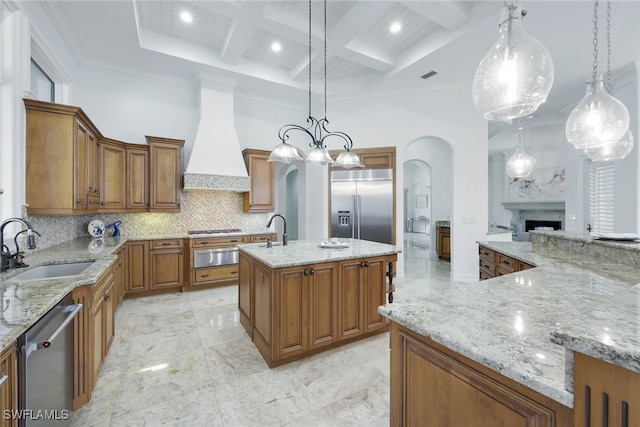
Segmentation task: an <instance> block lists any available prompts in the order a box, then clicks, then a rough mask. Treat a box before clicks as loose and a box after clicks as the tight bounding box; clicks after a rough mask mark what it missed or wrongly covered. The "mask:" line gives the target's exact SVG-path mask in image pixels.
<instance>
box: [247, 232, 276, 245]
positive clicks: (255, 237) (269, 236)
mask: <svg viewBox="0 0 640 427" xmlns="http://www.w3.org/2000/svg"><path fill="white" fill-rule="evenodd" d="M267 239H271V240H273V241H275V240H276V239H277V237H276V235H275V234H254V235H253V239H252V240H253V242H254V243H256V242H266V241H267Z"/></svg>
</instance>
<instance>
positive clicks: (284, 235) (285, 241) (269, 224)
mask: <svg viewBox="0 0 640 427" xmlns="http://www.w3.org/2000/svg"><path fill="white" fill-rule="evenodd" d="M277 216H279V217H280V218H282V222H283V224H284V233H283V234H282V246H287V242H288V239H287V220H286V219H285V218H284V217H283V216H282V215H280V214H274V215H273V216H272V217H271V218H269V222H267V227H271V223H272V222H273V219H274V218H275V217H277Z"/></svg>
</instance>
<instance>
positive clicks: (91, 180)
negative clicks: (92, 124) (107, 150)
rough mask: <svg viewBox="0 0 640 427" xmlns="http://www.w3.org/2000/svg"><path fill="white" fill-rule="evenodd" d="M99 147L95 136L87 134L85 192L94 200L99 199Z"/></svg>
mask: <svg viewBox="0 0 640 427" xmlns="http://www.w3.org/2000/svg"><path fill="white" fill-rule="evenodd" d="M99 150H100V147H99V143H98V138H97V137H96V135H95V134H94V133H93V132H91V131H88V132H87V192H88V193H89V195H90V196H91V193H93V197H94V198H99V197H100V169H99V164H100V151H99Z"/></svg>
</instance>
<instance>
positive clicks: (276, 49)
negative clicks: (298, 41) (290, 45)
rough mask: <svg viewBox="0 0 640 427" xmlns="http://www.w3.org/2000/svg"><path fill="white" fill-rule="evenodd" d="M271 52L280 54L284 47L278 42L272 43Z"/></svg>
mask: <svg viewBox="0 0 640 427" xmlns="http://www.w3.org/2000/svg"><path fill="white" fill-rule="evenodd" d="M271 50H272V51H274V52H280V51H281V50H282V45H281V44H280V43H278V42H273V43H271Z"/></svg>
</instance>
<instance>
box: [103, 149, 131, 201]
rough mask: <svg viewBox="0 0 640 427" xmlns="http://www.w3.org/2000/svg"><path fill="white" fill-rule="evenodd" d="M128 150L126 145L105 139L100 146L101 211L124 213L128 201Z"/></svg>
mask: <svg viewBox="0 0 640 427" xmlns="http://www.w3.org/2000/svg"><path fill="white" fill-rule="evenodd" d="M126 160H127V158H126V149H125V145H124V143H121V142H119V141H114V140H110V139H103V140H102V142H101V144H100V189H101V190H100V199H101V200H100V211H101V212H122V211H123V210H124V209H125V208H126V205H127V201H126V194H127V193H126V173H125V171H126V167H127V164H126Z"/></svg>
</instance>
